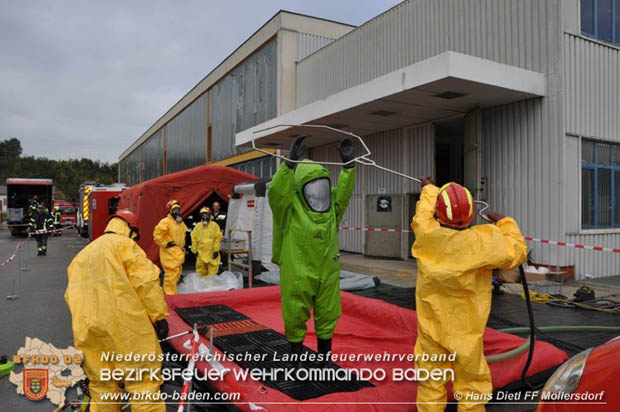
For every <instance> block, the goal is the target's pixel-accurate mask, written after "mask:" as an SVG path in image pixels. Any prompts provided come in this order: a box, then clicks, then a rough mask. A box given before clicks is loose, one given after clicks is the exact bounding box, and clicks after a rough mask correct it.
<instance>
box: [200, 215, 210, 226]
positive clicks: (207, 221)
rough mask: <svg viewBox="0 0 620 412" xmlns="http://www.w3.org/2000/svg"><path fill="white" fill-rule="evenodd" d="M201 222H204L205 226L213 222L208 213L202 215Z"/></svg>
mask: <svg viewBox="0 0 620 412" xmlns="http://www.w3.org/2000/svg"><path fill="white" fill-rule="evenodd" d="M200 220H202V224H203V225H207V224H208V223H209V222H210V221H211V216H209V214H208V213H203V214H201V215H200Z"/></svg>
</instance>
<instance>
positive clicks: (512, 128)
mask: <svg viewBox="0 0 620 412" xmlns="http://www.w3.org/2000/svg"><path fill="white" fill-rule="evenodd" d="M561 122H562V115H561V101H560V99H558V98H553V97H547V98H542V99H532V100H528V101H524V102H519V103H514V104H510V105H505V106H499V107H495V108H491V109H485V110H483V111H482V121H481V123H482V130H481V134H482V136H481V139H482V141H481V144H482V177H486V178H487V179H488V181H487V186H488V200H489V204H490V208H491V210H495V211H500V212H501V213H503V214H505V215H507V216H512V217H514V218H515V219H516V220H517V222H518V224H519V226H520V227H521V231H522V233H523V234H524V235H529V236H533V237H537V238H545V239H553V240H564V235H565V230H564V213H565V205H564V202H563V200H564V198H563V191H564V187H565V186H564V183H565V182H564V171H563V165H564V159H563V147H564V136H563V133H562V130H563V128H562V123H561ZM528 246H529V247H530V248H532V249H533V255H532V257H533V260H534V261H535V262H538V263H548V264H558V265H564V264H566V263H567V261H566V255H565V252H566V251H565V250H564V248H558V247H556V248H542V247H541V245H539V244H533V243H530V244H528Z"/></svg>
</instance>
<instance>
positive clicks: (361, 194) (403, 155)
mask: <svg viewBox="0 0 620 412" xmlns="http://www.w3.org/2000/svg"><path fill="white" fill-rule="evenodd" d="M363 139H364V142H365V143H366V145H367V146H368V148H369V149H370V151H371V153H372V156H371V158H372V159H373V160H375V161H376V162H377V164H378V165H380V166H384V167H388V168H390V169H393V170H396V171H398V172H402V173H405V174H409V175H411V176H414V177H419V176H432V175H434V172H435V134H434V128H433V125H431V124H428V125H424V126H420V127H416V128H405V129H396V130H391V131H388V132H382V133H376V134H372V135H368V136H365V137H363ZM356 151H357V153H362V147H361V145H360V144H359V143H356ZM310 156H311V158H312V159H314V160H316V161H319V162H320V161H323V162H340V161H341V160H340V155H339V153H338V145H337V144H333V145H328V146H321V147H317V148H314V149H312V150H311V152H310ZM326 168H327V169H328V170H329V171H330V172H331V179H332V185H335V184H336V182H337V178H338V174H339V173H340V166H331V165H327V166H326ZM356 168H357V172H356V178H357V179H356V185H355V191H354V192H353V197H352V198H351V202H350V203H349V207H348V208H347V212H346V213H345V216H344V218H343V222H342V225H343V226H350V227H362V226H364V198H365V196H366V195H368V194H378V193H380V192H381V191H382V190H385V193H388V194H390V193H392V194H393V193H418V192H419V190H420V188H419V185H417V184H416V183H415V182H412V181H410V180H407V179H404V178H401V177H399V176H396V175H394V174H391V173H388V172H385V171H381V170H379V169H376V168H371V167H365V166H360V165H356ZM406 220H408V218H407V219H406ZM408 227H409V222H408V221H404V222H403V228H404V229H407V228H408ZM403 236H404V237H405V238H407V235H406V234H404V235H403ZM407 239H408V238H407ZM407 241H408V240H407ZM409 246H410V245H409ZM340 248H341V250H344V251H348V252H356V253H362V252H363V232H357V231H341V232H340Z"/></svg>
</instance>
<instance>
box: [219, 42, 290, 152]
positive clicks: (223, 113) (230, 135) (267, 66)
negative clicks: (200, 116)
mask: <svg viewBox="0 0 620 412" xmlns="http://www.w3.org/2000/svg"><path fill="white" fill-rule="evenodd" d="M277 51H278V48H277V42H276V41H275V40H271V41H270V42H268V43H267V44H265V45H264V46H263V47H262V48H261V49H259V50H258V51H257V52H256V53H254V54H253V55H252V56H250V57H249V58H248V59H247V60H246V61H244V62H243V63H241V64H240V65H239V66H237V67H236V68H235V69H234V70H233V71H232V72H231V73H229V74H228V75H227V76H226V77H225V78H223V79H222V80H220V81H219V82H218V83H216V84H215V86H213V88H212V89H211V90H210V96H211V101H210V104H209V119H210V122H211V124H212V136H213V141H212V160H213V161H217V160H220V159H223V158H226V157H229V156H232V155H234V154H237V153H241V152H243V151H247V150H248V149H244V148H236V147H235V133H237V132H240V131H242V130H245V129H247V128H249V127H252V126H255V125H257V124H259V123H262V122H264V121H266V120H269V119H271V118H273V117H275V116H276V114H277V68H278V66H277V64H278V58H277Z"/></svg>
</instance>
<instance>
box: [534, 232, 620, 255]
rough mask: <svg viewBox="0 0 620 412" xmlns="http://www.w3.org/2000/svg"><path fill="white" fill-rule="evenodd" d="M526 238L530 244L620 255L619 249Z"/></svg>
mask: <svg viewBox="0 0 620 412" xmlns="http://www.w3.org/2000/svg"><path fill="white" fill-rule="evenodd" d="M524 238H525V240H529V241H530V242H538V243H543V244H547V245H556V246H566V247H572V248H575V249H587V250H595V251H597V252H613V253H620V249H618V248H610V247H603V246H590V245H582V244H580V243H568V242H558V241H556V240H547V239H537V238H535V237H529V236H525V237H524Z"/></svg>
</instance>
